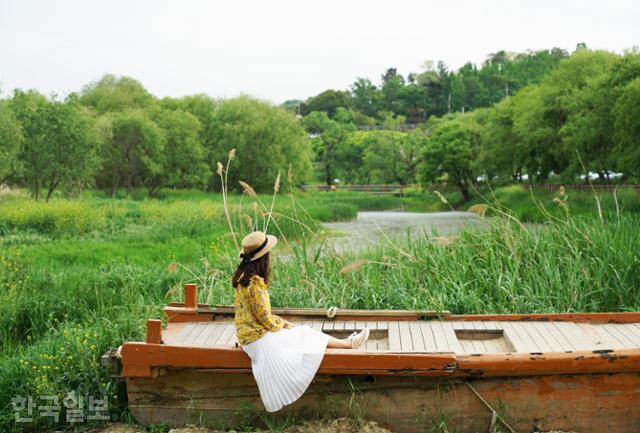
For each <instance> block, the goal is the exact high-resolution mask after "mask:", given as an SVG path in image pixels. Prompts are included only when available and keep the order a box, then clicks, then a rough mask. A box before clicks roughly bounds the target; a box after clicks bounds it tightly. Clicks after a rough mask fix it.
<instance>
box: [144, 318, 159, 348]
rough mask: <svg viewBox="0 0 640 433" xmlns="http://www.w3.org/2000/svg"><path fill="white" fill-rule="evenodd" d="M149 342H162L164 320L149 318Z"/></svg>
mask: <svg viewBox="0 0 640 433" xmlns="http://www.w3.org/2000/svg"><path fill="white" fill-rule="evenodd" d="M146 342H147V343H148V344H161V343H162V320H157V319H149V320H147V340H146Z"/></svg>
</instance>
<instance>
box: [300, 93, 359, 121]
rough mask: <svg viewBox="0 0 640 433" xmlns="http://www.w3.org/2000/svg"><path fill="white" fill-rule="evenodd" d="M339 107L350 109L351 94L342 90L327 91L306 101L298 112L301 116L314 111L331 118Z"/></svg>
mask: <svg viewBox="0 0 640 433" xmlns="http://www.w3.org/2000/svg"><path fill="white" fill-rule="evenodd" d="M340 107H343V108H350V107H351V94H350V93H349V92H346V91H342V90H333V89H329V90H325V91H324V92H322V93H320V94H319V95H316V96H313V97H311V98H309V99H307V101H306V102H305V103H304V104H302V106H301V107H300V111H301V114H302V115H303V116H306V115H307V114H309V113H312V112H314V111H324V112H325V113H327V115H328V116H329V117H333V115H334V114H335V113H336V111H337V110H338V108H340Z"/></svg>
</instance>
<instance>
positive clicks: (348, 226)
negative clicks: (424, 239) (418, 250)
mask: <svg viewBox="0 0 640 433" xmlns="http://www.w3.org/2000/svg"><path fill="white" fill-rule="evenodd" d="M486 224H487V222H486V220H485V219H484V218H481V217H479V216H478V215H476V214H474V213H470V212H456V211H452V212H398V211H377V212H358V215H357V217H356V219H354V220H351V221H339V222H331V223H325V224H324V227H325V228H327V229H328V230H329V232H330V233H331V234H332V236H331V238H330V240H331V242H332V243H333V244H334V246H335V248H336V249H337V250H338V251H345V250H351V251H357V250H360V249H362V248H366V247H370V246H373V245H377V244H380V243H382V244H384V243H386V242H387V241H386V239H385V236H386V237H388V238H390V239H391V240H395V241H397V240H399V239H400V238H401V237H403V236H404V237H406V236H408V235H409V236H412V237H414V238H415V236H418V235H424V234H426V235H428V236H451V235H455V234H457V233H459V232H460V230H461V229H462V228H463V227H477V228H481V227H483V226H486Z"/></svg>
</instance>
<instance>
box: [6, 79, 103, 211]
mask: <svg viewBox="0 0 640 433" xmlns="http://www.w3.org/2000/svg"><path fill="white" fill-rule="evenodd" d="M11 106H12V109H13V111H14V112H15V113H16V117H17V118H18V120H19V121H20V123H21V124H22V127H23V129H24V132H25V143H24V146H23V150H22V155H21V159H22V161H23V163H24V168H25V170H24V175H25V180H26V181H27V183H28V185H29V186H30V188H31V190H32V193H33V195H34V197H35V199H36V200H38V199H39V198H40V196H41V194H42V193H43V192H44V193H46V199H47V201H48V200H49V199H50V198H51V195H52V194H53V192H54V191H55V190H56V189H57V188H58V187H61V186H63V187H66V188H78V187H83V186H84V185H86V184H89V183H92V182H93V175H94V173H95V170H96V168H97V165H98V158H97V145H98V139H97V136H96V133H95V131H96V130H95V127H94V126H95V125H94V123H93V119H92V118H91V117H90V116H89V115H88V114H87V113H83V110H82V107H81V106H80V105H79V104H78V103H77V100H76V99H75V98H74V97H73V96H72V97H70V98H69V99H68V100H67V101H66V102H59V101H55V100H52V101H49V100H46V99H45V98H44V97H43V96H41V95H39V94H37V93H36V92H22V91H19V90H18V91H16V92H15V93H14V96H13V99H12V101H11Z"/></svg>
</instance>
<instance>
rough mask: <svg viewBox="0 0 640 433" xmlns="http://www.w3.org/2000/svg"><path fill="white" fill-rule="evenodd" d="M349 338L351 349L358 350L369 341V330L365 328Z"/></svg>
mask: <svg viewBox="0 0 640 433" xmlns="http://www.w3.org/2000/svg"><path fill="white" fill-rule="evenodd" d="M348 338H349V339H350V340H351V348H352V349H358V348H359V347H360V346H362V345H363V344H364V343H365V342H366V341H367V340H368V339H369V328H364V329H363V330H362V331H360V332H354V333H353V334H351V335H350V336H349V337H348Z"/></svg>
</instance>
